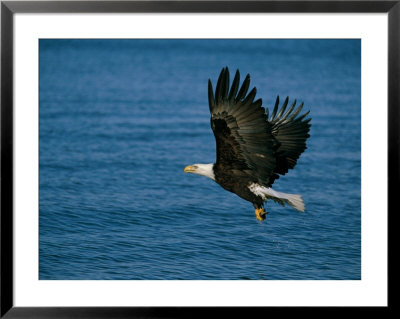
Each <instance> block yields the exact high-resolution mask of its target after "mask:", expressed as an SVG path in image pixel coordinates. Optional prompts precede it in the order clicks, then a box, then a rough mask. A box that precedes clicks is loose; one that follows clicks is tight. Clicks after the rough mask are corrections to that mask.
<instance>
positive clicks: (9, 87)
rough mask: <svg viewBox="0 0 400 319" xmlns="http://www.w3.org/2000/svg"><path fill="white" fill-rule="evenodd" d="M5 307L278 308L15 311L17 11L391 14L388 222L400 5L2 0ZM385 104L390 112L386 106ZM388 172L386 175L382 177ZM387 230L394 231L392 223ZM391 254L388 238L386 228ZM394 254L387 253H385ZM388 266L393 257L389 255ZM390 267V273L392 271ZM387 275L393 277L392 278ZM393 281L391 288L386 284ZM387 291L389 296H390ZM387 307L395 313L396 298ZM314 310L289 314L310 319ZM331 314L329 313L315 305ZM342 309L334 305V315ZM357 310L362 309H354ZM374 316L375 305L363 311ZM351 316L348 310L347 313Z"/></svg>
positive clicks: (251, 311) (133, 313)
mask: <svg viewBox="0 0 400 319" xmlns="http://www.w3.org/2000/svg"><path fill="white" fill-rule="evenodd" d="M0 10H1V265H0V266H1V281H0V284H1V291H0V292H1V296H0V298H1V300H0V302H1V308H0V317H1V318H3V317H5V318H136V317H137V318H178V317H184V318H190V317H192V316H206V315H215V316H228V315H233V314H234V315H244V316H246V317H249V318H251V317H253V316H255V315H267V314H270V313H271V312H276V313H278V311H279V314H280V315H282V312H281V311H282V309H280V308H277V307H252V308H224V307H218V308H208V307H204V308H190V307H189V308H185V307H167V308H166V307H162V308H161V307H160V308H158V307H153V308H146V307H117V308H115V307H33V308H25V307H15V306H14V303H13V266H14V265H13V160H14V159H13V19H14V14H15V13H71V14H74V13H122V12H159V13H167V12H173V13H192V12H196V13H199V12H217V13H218V12H221V13H222V12H246V13H256V12H270V13H287V12H297V13H298V12H302V13H306V12H307V13H357V12H359V13H375V12H379V13H387V14H388V35H389V38H388V172H387V174H388V207H389V209H388V218H389V223H388V225H391V224H392V225H393V223H390V214H389V212H390V211H395V212H397V213H398V211H399V209H398V202H397V201H396V200H395V199H396V197H397V196H398V195H397V193H398V189H399V144H400V134H399V133H400V126H399V125H398V120H399V119H400V117H399V102H400V32H399V31H400V0H396V1H368V0H367V1H366V0H359V1H343V0H342V1H312V0H309V1H279V0H275V1H1V9H0ZM380 107H385V106H384V105H382V106H380ZM379 173H380V174H384V173H385V172H379ZM388 227H389V226H388ZM388 234H389V237H388V247H389V251H390V248H391V245H390V242H391V240H390V236H391V235H392V234H393V232H390V229H388ZM388 253H389V252H388ZM388 261H390V260H389V255H388ZM389 270H390V269H388V271H389ZM389 274H390V273H389ZM389 284H390V282H389V280H388V287H389ZM389 292H390V291H389ZM388 295H389V298H388V307H380V308H379V310H383V311H389V310H390V309H391V305H392V304H393V303H392V302H391V299H392V298H391V296H392V295H390V294H388ZM309 309H310V308H304V307H303V308H294V307H290V308H287V309H285V311H286V310H289V311H296V312H297V313H296V315H297V316H298V315H302V314H305V312H306V311H308V310H309ZM317 309H319V310H320V311H326V309H325V308H313V310H314V311H315V310H317ZM339 309H340V308H338V307H337V308H332V309H330V310H329V312H330V313H333V312H336V311H338V310H339ZM357 309H358V310H360V308H357ZM364 310H365V311H368V313H371V309H370V308H364ZM346 311H348V309H346Z"/></svg>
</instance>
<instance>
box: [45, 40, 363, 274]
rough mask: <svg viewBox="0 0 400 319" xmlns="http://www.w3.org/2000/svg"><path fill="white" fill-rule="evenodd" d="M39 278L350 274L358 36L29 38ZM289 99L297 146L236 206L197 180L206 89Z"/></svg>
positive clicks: (356, 196) (354, 255)
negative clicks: (239, 87) (259, 198)
mask: <svg viewBox="0 0 400 319" xmlns="http://www.w3.org/2000/svg"><path fill="white" fill-rule="evenodd" d="M39 46H40V52H39V57H40V72H39V77H40V79H39V83H40V87H39V90H40V106H39V113H40V114H39V115H40V116H39V119H40V122H39V125H40V131H39V135H40V140H39V158H40V163H39V164H40V168H39V199H40V203H39V227H40V229H39V234H40V235H39V279H43V280H46V279H112V280H124V279H129V280H135V279H149V280H150V279H151V280H153V279H183V280H192V279H196V280H198V279H200V280H207V279H217V280H219V279H220V280H223V279H239V280H243V279H266V280H268V279H269V280H285V279H291V280H293V279H294V280H297V279H299V280H305V279H307V280H310V279H317V280H319V279H324V280H325V279H352V280H358V279H361V42H360V40H269V39H266V40H58V39H48V40H46V39H42V40H40V45H39ZM225 66H228V67H229V68H230V70H231V74H232V76H233V73H234V72H235V71H236V69H239V70H240V72H241V75H242V79H243V78H244V76H245V75H246V74H247V73H250V75H251V85H252V86H256V87H257V89H258V93H257V97H260V98H262V99H263V105H264V107H268V108H269V109H270V110H271V107H273V105H274V102H275V99H276V96H277V95H280V97H281V100H283V98H285V97H286V96H287V95H288V96H289V97H290V98H291V100H292V99H295V98H296V99H297V100H298V101H304V103H305V110H310V111H311V113H310V116H311V117H312V121H311V123H312V127H311V131H310V134H311V137H310V138H309V140H308V144H307V145H308V149H307V150H306V151H305V153H304V154H303V155H302V156H301V158H300V160H299V161H298V164H297V166H296V168H295V169H294V170H291V171H290V172H289V173H288V174H287V175H286V176H284V177H281V178H280V179H279V180H277V181H276V182H275V184H274V189H276V190H278V191H283V192H287V193H299V194H302V195H303V198H304V201H305V204H306V212H305V213H299V212H297V211H295V210H293V209H292V208H290V207H285V208H284V207H281V206H279V205H277V204H275V203H268V204H267V205H266V209H267V210H268V211H269V212H270V214H269V215H268V216H267V219H266V221H265V222H263V223H261V222H258V221H257V220H256V218H255V215H254V209H253V206H252V204H251V203H249V202H246V201H244V200H242V199H240V198H239V197H237V196H236V195H234V194H232V193H229V192H227V191H225V190H223V189H222V188H221V187H220V186H219V185H217V184H216V183H215V182H213V181H212V180H210V179H207V178H205V177H201V176H197V175H193V174H185V173H184V172H183V168H184V167H185V166H186V165H188V164H193V163H211V162H214V161H215V140H214V136H213V134H212V131H211V128H210V123H209V116H210V115H209V108H208V99H207V80H208V79H209V78H210V79H211V80H212V81H213V83H214V86H215V83H216V81H217V77H218V75H219V72H220V71H221V69H222V67H225Z"/></svg>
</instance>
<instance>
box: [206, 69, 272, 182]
mask: <svg viewBox="0 0 400 319" xmlns="http://www.w3.org/2000/svg"><path fill="white" fill-rule="evenodd" d="M239 81H240V74H239V71H236V74H235V77H234V79H233V82H232V86H231V88H230V90H229V70H228V68H224V69H222V71H221V74H220V76H219V78H218V82H217V86H216V90H215V97H214V92H213V87H212V84H211V81H210V80H209V81H208V99H209V106H210V112H211V127H212V130H213V132H214V136H215V140H216V146H217V161H216V165H217V166H218V165H219V166H220V167H224V168H226V169H227V170H237V171H241V172H245V173H246V174H248V175H250V176H251V177H252V179H253V180H254V181H257V182H258V183H260V184H262V185H270V184H271V181H270V179H271V177H272V175H273V174H274V170H275V168H276V157H275V151H276V149H277V146H278V145H277V143H276V140H275V138H274V137H273V134H272V126H271V124H270V123H269V122H268V121H267V116H266V114H265V109H264V108H263V107H262V106H261V104H262V101H261V99H258V100H256V101H254V98H255V95H256V88H253V89H252V90H251V91H250V93H249V94H247V91H248V88H249V85H250V76H249V75H247V76H246V78H245V79H244V81H243V84H242V86H241V88H240V90H239Z"/></svg>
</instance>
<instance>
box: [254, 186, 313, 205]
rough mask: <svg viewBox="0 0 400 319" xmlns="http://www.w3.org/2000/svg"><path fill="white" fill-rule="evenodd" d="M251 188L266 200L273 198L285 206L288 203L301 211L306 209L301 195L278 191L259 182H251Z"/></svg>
mask: <svg viewBox="0 0 400 319" xmlns="http://www.w3.org/2000/svg"><path fill="white" fill-rule="evenodd" d="M249 189H250V190H251V191H252V192H253V193H254V194H256V195H257V196H261V197H262V198H263V199H264V200H267V199H272V200H273V201H275V202H278V203H279V204H281V205H283V206H285V204H288V205H290V206H292V207H293V208H294V209H296V210H298V211H300V212H304V211H305V206H304V202H303V199H302V198H301V195H298V194H287V193H281V192H277V191H275V190H273V189H272V188H270V187H264V186H261V185H258V184H251V185H250V186H249Z"/></svg>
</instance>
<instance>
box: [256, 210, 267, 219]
mask: <svg viewBox="0 0 400 319" xmlns="http://www.w3.org/2000/svg"><path fill="white" fill-rule="evenodd" d="M266 214H267V213H266V211H265V209H264V208H257V209H256V218H257V220H259V221H261V222H262V221H263V220H265V215H266Z"/></svg>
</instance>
